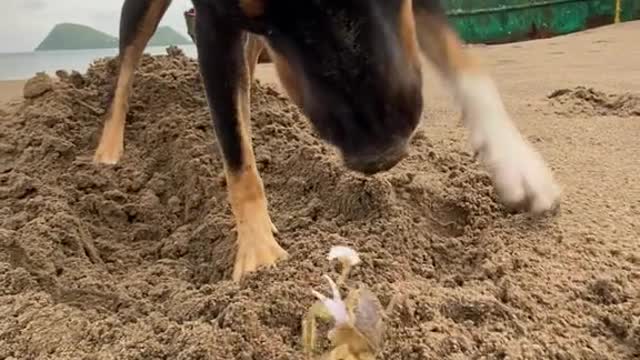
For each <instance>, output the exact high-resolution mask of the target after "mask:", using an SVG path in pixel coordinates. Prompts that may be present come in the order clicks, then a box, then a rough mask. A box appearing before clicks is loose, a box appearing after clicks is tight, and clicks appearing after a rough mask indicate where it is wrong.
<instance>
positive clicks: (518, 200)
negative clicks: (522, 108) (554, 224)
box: [472, 129, 561, 213]
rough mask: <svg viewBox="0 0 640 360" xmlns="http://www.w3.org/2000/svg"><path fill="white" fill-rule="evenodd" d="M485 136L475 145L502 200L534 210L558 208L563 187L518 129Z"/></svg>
mask: <svg viewBox="0 0 640 360" xmlns="http://www.w3.org/2000/svg"><path fill="white" fill-rule="evenodd" d="M485 135H487V136H481V137H483V138H484V139H478V138H477V139H475V141H472V144H473V147H474V149H475V152H476V157H477V158H478V160H480V162H481V163H482V164H483V165H484V166H485V168H486V169H487V171H488V172H489V174H490V176H491V179H492V180H493V184H494V186H495V189H496V192H497V194H498V196H499V197H500V199H501V200H502V202H503V203H504V204H505V205H507V206H508V207H511V208H516V209H526V210H527V211H529V212H531V213H542V212H546V211H549V210H552V209H554V208H555V207H556V206H557V205H558V201H559V198H560V192H561V191H560V187H559V186H558V184H557V183H556V182H555V180H554V178H553V174H552V173H551V170H550V169H549V168H548V166H547V164H546V163H545V162H544V160H543V159H542V157H541V156H540V154H539V153H538V152H537V151H536V150H534V149H533V147H532V146H531V145H530V144H529V143H527V142H526V141H525V140H524V139H523V138H522V137H521V135H520V134H519V133H518V132H517V131H516V130H511V129H504V131H501V132H500V133H499V134H496V133H492V134H485ZM483 140H484V141H483Z"/></svg>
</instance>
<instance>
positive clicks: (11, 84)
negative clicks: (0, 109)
mask: <svg viewBox="0 0 640 360" xmlns="http://www.w3.org/2000/svg"><path fill="white" fill-rule="evenodd" d="M24 83H25V81H24V80H5V81H0V106H3V105H6V104H7V103H10V102H13V101H15V100H19V99H20V98H21V97H22V88H23V87H24Z"/></svg>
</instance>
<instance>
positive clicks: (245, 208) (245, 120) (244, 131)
mask: <svg viewBox="0 0 640 360" xmlns="http://www.w3.org/2000/svg"><path fill="white" fill-rule="evenodd" d="M249 44H250V42H249ZM255 45H256V44H250V46H248V47H247V48H245V49H249V48H251V47H253V48H254V50H255V49H257V48H256V47H254V46H255ZM259 55H260V52H259V51H254V52H245V61H246V63H245V66H246V76H245V79H243V84H242V86H241V87H240V89H239V94H238V120H239V122H240V132H239V133H240V137H241V144H242V154H243V157H244V158H243V164H245V165H244V166H243V167H242V168H241V169H240V170H239V171H234V172H232V171H228V170H225V175H226V178H227V189H228V192H229V200H230V203H231V209H232V211H233V214H234V218H235V221H236V231H237V234H238V251H237V253H236V261H235V265H234V269H233V280H234V281H239V280H240V279H241V278H242V277H243V276H244V275H245V274H247V273H249V272H252V271H255V270H257V269H258V268H260V267H262V266H271V265H274V264H275V263H276V262H277V261H278V260H281V259H286V258H287V257H288V254H287V252H286V251H285V250H284V249H282V247H280V245H279V244H278V243H277V241H276V240H275V238H274V236H273V235H274V233H275V232H277V229H276V228H275V226H274V224H273V222H272V221H271V217H270V216H269V211H268V204H267V198H266V194H265V192H264V185H263V183H262V179H261V178H260V175H259V173H258V169H257V166H256V160H255V155H254V152H253V146H252V143H251V127H250V116H251V114H250V112H251V111H250V95H251V93H250V92H251V83H250V81H251V77H250V74H252V73H253V69H252V68H253V67H255V63H256V62H257V59H258V56H259Z"/></svg>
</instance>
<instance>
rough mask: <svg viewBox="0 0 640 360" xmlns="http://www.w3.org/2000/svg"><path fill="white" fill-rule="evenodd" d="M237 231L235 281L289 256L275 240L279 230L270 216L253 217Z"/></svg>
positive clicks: (239, 226)
mask: <svg viewBox="0 0 640 360" xmlns="http://www.w3.org/2000/svg"><path fill="white" fill-rule="evenodd" d="M236 231H237V233H238V240H237V242H238V252H237V254H236V261H235V265H234V268H233V280H234V281H240V280H241V279H242V278H243V277H244V276H245V275H246V274H248V273H250V272H254V271H256V270H259V269H260V268H262V267H270V266H274V265H275V264H276V263H277V262H278V261H279V260H285V259H287V258H288V256H289V255H288V254H287V252H286V251H285V250H284V249H283V248H282V247H281V246H280V245H279V244H278V242H277V241H276V239H275V238H274V236H273V234H274V233H275V232H277V229H276V228H275V226H274V225H273V223H272V222H271V220H270V219H269V216H268V215H262V216H251V217H250V218H248V221H246V222H242V223H241V225H238V226H236Z"/></svg>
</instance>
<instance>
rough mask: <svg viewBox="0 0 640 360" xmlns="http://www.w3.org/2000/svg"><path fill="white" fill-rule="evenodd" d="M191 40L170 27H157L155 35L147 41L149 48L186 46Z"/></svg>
mask: <svg viewBox="0 0 640 360" xmlns="http://www.w3.org/2000/svg"><path fill="white" fill-rule="evenodd" d="M191 43H192V42H191V40H189V39H187V38H186V37H184V36H182V34H180V33H179V32H177V31H175V30H173V28H171V27H170V26H159V27H158V29H157V30H156V33H155V34H153V36H152V37H151V40H149V46H170V45H188V44H191Z"/></svg>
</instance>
